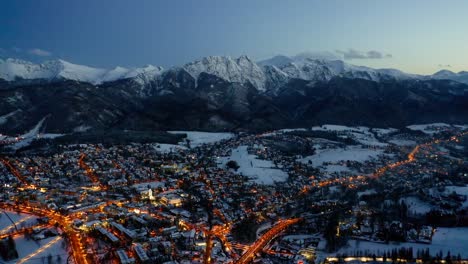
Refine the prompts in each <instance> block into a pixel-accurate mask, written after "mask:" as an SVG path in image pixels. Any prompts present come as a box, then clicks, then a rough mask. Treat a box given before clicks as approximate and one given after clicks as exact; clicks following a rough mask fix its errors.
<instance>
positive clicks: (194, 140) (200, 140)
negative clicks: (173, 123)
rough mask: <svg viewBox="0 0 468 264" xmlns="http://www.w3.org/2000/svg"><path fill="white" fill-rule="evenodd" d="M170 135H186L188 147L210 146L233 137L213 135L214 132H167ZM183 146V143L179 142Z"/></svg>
mask: <svg viewBox="0 0 468 264" xmlns="http://www.w3.org/2000/svg"><path fill="white" fill-rule="evenodd" d="M168 132H169V133H172V134H187V139H188V140H190V146H191V147H192V148H193V147H198V146H200V145H202V144H212V143H216V142H219V141H221V140H225V139H230V138H232V137H234V134H233V133H214V132H199V131H168ZM181 144H185V142H181Z"/></svg>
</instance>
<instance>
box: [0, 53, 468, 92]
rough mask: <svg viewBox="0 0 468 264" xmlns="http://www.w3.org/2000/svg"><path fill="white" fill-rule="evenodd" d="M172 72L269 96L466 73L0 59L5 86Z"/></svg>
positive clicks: (210, 60)
mask: <svg viewBox="0 0 468 264" xmlns="http://www.w3.org/2000/svg"><path fill="white" fill-rule="evenodd" d="M174 71H185V72H187V73H189V74H190V75H191V76H192V77H193V78H194V79H195V80H197V79H198V77H199V75H200V74H201V73H208V74H211V75H214V76H217V77H219V78H221V79H223V80H226V81H229V82H236V83H244V84H245V83H250V84H252V85H253V86H254V87H255V88H257V89H258V90H259V91H261V92H266V91H271V92H273V93H275V92H276V91H277V89H278V87H281V86H282V85H284V84H285V83H287V82H288V81H289V80H291V79H301V80H307V81H329V80H330V79H332V78H333V77H347V78H352V79H354V78H358V79H366V80H371V81H377V82H378V81H383V80H389V79H392V80H408V79H424V80H427V79H449V80H454V81H457V82H462V83H468V72H460V73H454V72H451V71H447V70H442V71H439V72H437V73H435V74H434V75H429V76H422V75H416V74H409V73H405V72H402V71H400V70H397V69H373V68H369V67H365V66H355V65H352V64H348V63H345V62H343V61H341V60H325V59H315V58H312V57H307V56H294V57H288V56H282V55H279V56H275V57H273V58H271V59H267V60H263V61H260V62H255V61H254V60H252V59H251V58H249V57H248V56H240V57H239V58H231V57H221V56H209V57H205V58H202V59H200V60H196V61H193V62H190V63H187V64H185V65H183V66H181V67H174V68H171V69H169V70H164V69H163V68H162V67H156V66H152V65H148V66H145V67H142V68H123V67H115V68H113V69H101V68H93V67H89V66H83V65H76V64H73V63H70V62H67V61H64V60H60V59H59V60H51V61H46V62H44V63H41V64H34V63H32V62H28V61H24V60H19V59H6V60H2V59H0V79H4V80H6V81H10V82H12V81H15V80H21V79H23V80H47V81H57V80H63V79H68V80H76V81H81V82H87V83H91V84H94V85H98V84H102V83H105V82H111V81H116V80H121V79H133V80H135V81H137V83H139V84H141V85H145V84H148V83H149V82H151V81H158V80H159V79H161V78H164V74H165V73H167V72H174Z"/></svg>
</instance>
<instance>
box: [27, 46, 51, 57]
mask: <svg viewBox="0 0 468 264" xmlns="http://www.w3.org/2000/svg"><path fill="white" fill-rule="evenodd" d="M28 52H29V53H30V54H32V55H36V56H41V57H47V56H50V55H52V53H51V52H49V51H47V50H43V49H38V48H35V49H30V50H29V51H28Z"/></svg>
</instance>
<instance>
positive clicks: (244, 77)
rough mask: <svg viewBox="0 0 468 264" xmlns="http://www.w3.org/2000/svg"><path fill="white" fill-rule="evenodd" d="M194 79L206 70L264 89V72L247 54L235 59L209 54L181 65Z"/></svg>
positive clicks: (228, 79)
mask: <svg viewBox="0 0 468 264" xmlns="http://www.w3.org/2000/svg"><path fill="white" fill-rule="evenodd" d="M183 69H185V70H186V71H187V72H188V73H190V75H192V76H193V77H194V78H195V79H197V78H198V76H199V75H200V73H202V72H206V73H209V74H213V75H216V76H218V77H220V78H223V79H225V80H227V81H231V82H240V83H245V82H247V81H248V82H250V83H252V84H253V85H254V86H255V87H256V88H257V89H258V90H260V91H264V90H265V74H264V72H263V71H262V68H260V67H259V66H258V65H257V64H256V63H255V62H254V61H253V60H252V59H250V58H249V57H248V56H241V57H239V58H237V59H232V58H231V57H221V56H209V57H205V58H203V59H201V60H197V61H194V62H191V63H188V64H185V65H184V66H183Z"/></svg>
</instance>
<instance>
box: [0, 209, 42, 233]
mask: <svg viewBox="0 0 468 264" xmlns="http://www.w3.org/2000/svg"><path fill="white" fill-rule="evenodd" d="M6 214H8V216H9V217H10V218H11V220H12V221H13V222H15V224H16V226H17V228H20V227H23V226H29V225H33V224H35V223H36V219H37V217H36V216H33V215H28V214H21V213H20V214H18V213H16V212H11V211H3V210H2V211H0V234H5V233H8V232H9V231H11V230H13V229H14V228H15V227H14V225H13V224H12V223H11V221H10V219H9V218H8V217H7V216H6Z"/></svg>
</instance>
